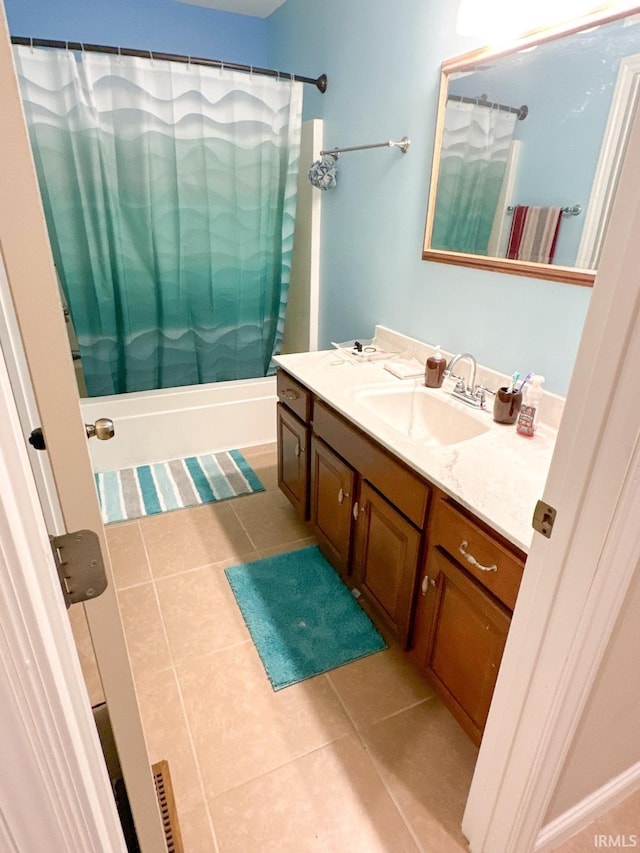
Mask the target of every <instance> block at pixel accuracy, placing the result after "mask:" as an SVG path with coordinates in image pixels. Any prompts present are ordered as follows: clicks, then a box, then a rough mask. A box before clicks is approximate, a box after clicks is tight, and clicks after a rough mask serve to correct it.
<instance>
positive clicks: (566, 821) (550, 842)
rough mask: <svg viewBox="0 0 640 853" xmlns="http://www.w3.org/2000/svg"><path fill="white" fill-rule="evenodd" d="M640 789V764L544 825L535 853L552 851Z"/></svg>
mask: <svg viewBox="0 0 640 853" xmlns="http://www.w3.org/2000/svg"><path fill="white" fill-rule="evenodd" d="M639 789H640V761H639V762H637V763H636V764H634V765H632V766H631V767H629V769H628V770H625V771H624V773H621V774H620V775H619V776H615V777H614V778H613V779H610V780H609V781H608V782H607V783H606V784H605V785H603V786H602V787H601V788H598V790H597V791H594V792H593V793H592V794H589V796H588V797H585V798H584V799H583V800H581V801H580V802H579V803H576V805H575V806H573V807H572V808H570V809H568V810H567V811H566V812H564V814H561V815H560V816H559V817H557V818H556V819H555V820H552V821H551V823H548V824H546V826H543V828H542V829H541V830H540V833H539V835H538V838H537V840H536V845H535V847H534V850H535V853H547V851H551V850H554V849H555V848H556V847H558V846H559V845H560V844H562V843H563V842H565V841H567V840H568V839H569V838H571V837H572V836H573V835H576V833H578V832H580V831H581V830H583V829H584V828H585V827H587V826H589V824H590V823H592V822H593V821H594V820H596V818H598V817H600V815H602V814H604V813H605V812H607V811H609V809H612V808H614V807H615V806H617V805H618V803H621V802H622V801H623V800H625V799H626V798H627V797H629V796H630V795H631V794H633V793H634V792H635V791H637V790H639Z"/></svg>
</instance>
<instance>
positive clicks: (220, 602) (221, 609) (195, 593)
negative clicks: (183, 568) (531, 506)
mask: <svg viewBox="0 0 640 853" xmlns="http://www.w3.org/2000/svg"><path fill="white" fill-rule="evenodd" d="M156 590H157V592H158V598H159V600H160V610H161V612H162V617H163V619H164V625H165V628H166V631H167V636H168V638H169V646H170V648H171V654H172V656H173V659H174V660H175V661H178V660H184V659H185V658H188V657H200V656H201V655H206V654H209V653H210V652H215V651H218V650H220V649H224V648H227V646H233V645H237V644H238V643H245V642H248V641H250V635H249V632H248V630H247V628H246V625H245V623H244V619H243V618H242V615H241V613H240V610H239V609H238V605H237V604H236V600H235V598H234V596H233V592H232V591H231V587H230V586H229V582H228V581H227V578H226V575H225V574H224V569H223V568H222V567H221V566H218V565H216V566H206V567H205V568H203V569H194V570H193V571H190V572H183V573H182V574H180V575H174V576H173V577H170V578H164V579H160V580H157V581H156Z"/></svg>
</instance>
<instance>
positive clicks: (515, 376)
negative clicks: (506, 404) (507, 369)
mask: <svg viewBox="0 0 640 853" xmlns="http://www.w3.org/2000/svg"><path fill="white" fill-rule="evenodd" d="M518 379H520V373H519V372H518V371H517V370H516V371H515V373H514V374H513V376H512V377H511V388H510V389H509V393H510V394H515V392H516V382H517V381H518Z"/></svg>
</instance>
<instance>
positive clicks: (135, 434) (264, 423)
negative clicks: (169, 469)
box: [80, 376, 277, 472]
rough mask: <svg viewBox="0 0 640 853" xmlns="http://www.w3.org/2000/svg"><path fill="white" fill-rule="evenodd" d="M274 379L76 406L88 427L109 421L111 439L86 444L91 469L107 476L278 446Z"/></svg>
mask: <svg viewBox="0 0 640 853" xmlns="http://www.w3.org/2000/svg"><path fill="white" fill-rule="evenodd" d="M276 401H277V397H276V379H275V376H268V377H266V378H259V379H242V380H238V381H233V382H215V383H212V384H210V385H195V386H188V387H184V388H163V389H162V390H159V391H140V392H134V393H131V394H119V395H116V396H109V397H92V398H90V399H85V400H81V401H80V407H81V410H82V415H83V418H84V420H85V422H86V423H94V422H95V421H96V420H97V419H98V418H103V417H106V418H111V419H112V420H113V422H114V424H115V436H114V438H112V439H110V440H109V441H98V440H97V439H95V438H93V439H91V441H90V442H89V449H90V453H91V461H92V464H93V469H94V471H96V472H99V471H111V470H114V469H117V468H128V467H131V466H134V465H143V464H146V463H149V462H159V461H161V460H164V459H176V458H179V457H181V456H193V455H196V454H199V453H211V452H215V451H218V450H231V449H233V448H241V447H250V446H252V445H256V444H263V443H266V442H273V441H275V440H276Z"/></svg>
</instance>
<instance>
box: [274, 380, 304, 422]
mask: <svg viewBox="0 0 640 853" xmlns="http://www.w3.org/2000/svg"><path fill="white" fill-rule="evenodd" d="M276 381H277V390H278V400H279V401H280V402H281V403H283V404H284V405H285V406H286V407H287V408H288V409H291V411H292V412H294V413H295V414H296V415H297V416H298V417H299V418H300V419H301V420H303V421H304V422H305V423H308V422H309V421H310V420H311V392H310V391H309V390H308V389H307V388H305V386H304V385H301V384H300V382H298V381H297V380H296V379H294V378H293V376H290V375H289V374H288V373H286V372H285V371H284V370H278V375H277V380H276Z"/></svg>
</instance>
